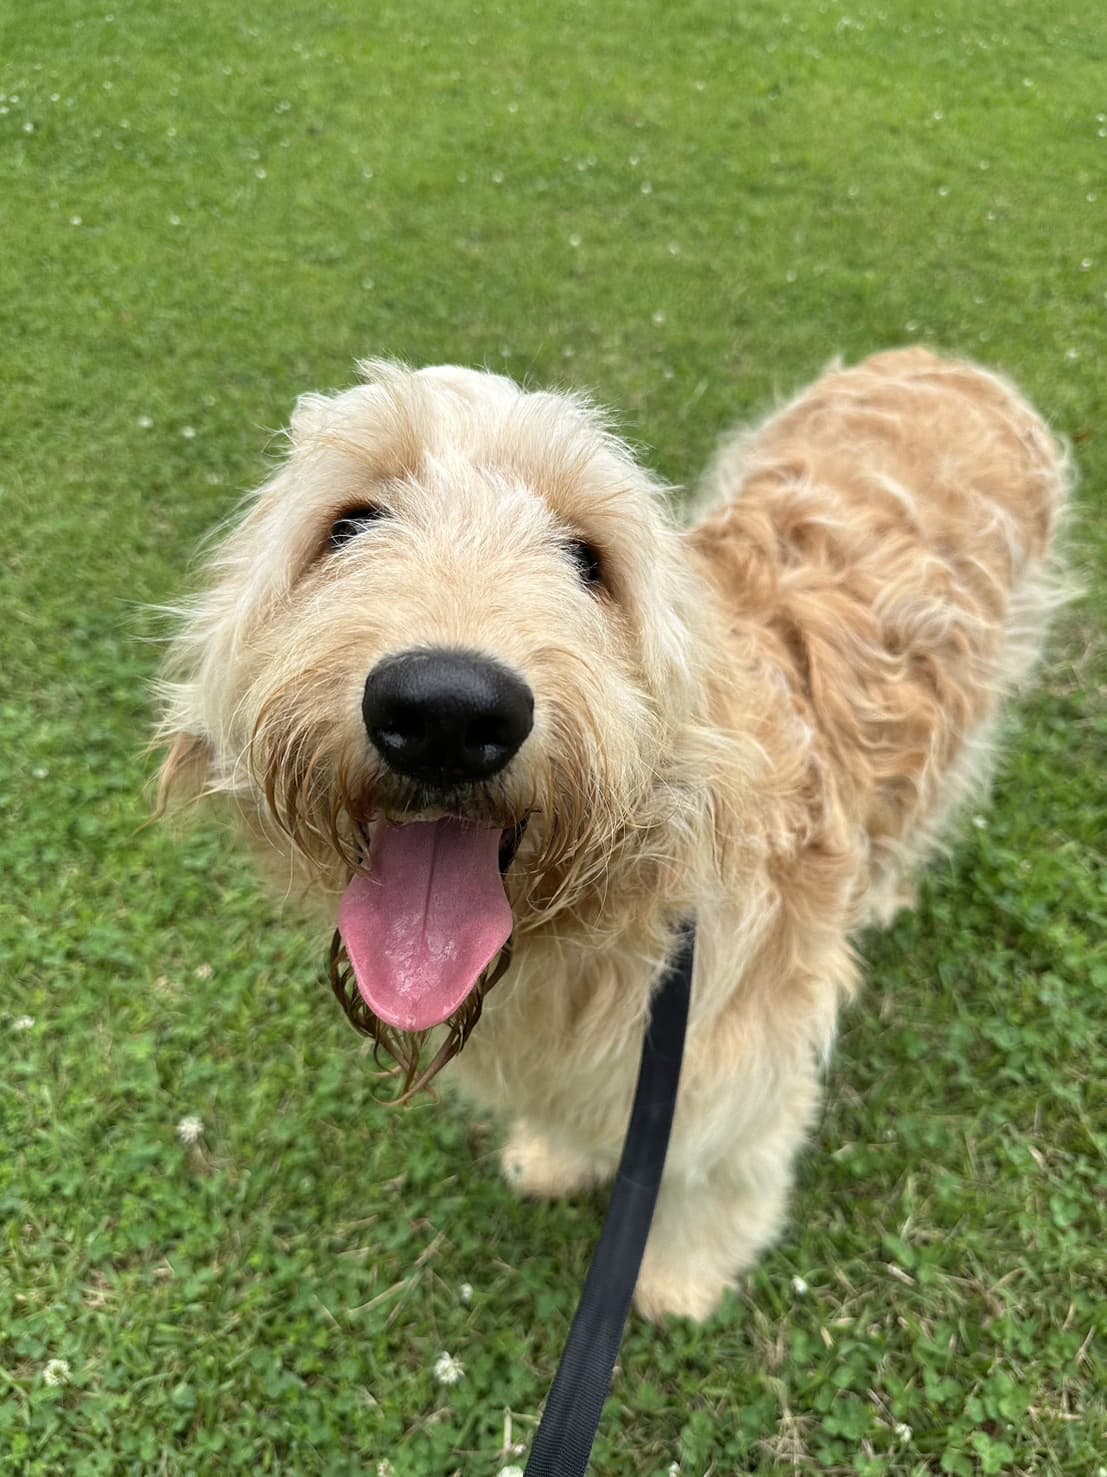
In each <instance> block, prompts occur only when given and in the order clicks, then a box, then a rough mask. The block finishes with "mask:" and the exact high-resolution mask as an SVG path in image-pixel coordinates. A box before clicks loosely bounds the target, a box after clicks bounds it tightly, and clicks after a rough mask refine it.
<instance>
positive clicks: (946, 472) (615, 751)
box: [161, 349, 1067, 1318]
mask: <svg viewBox="0 0 1107 1477" xmlns="http://www.w3.org/2000/svg"><path fill="white" fill-rule="evenodd" d="M364 370H365V376H366V381H367V382H366V383H364V384H362V385H360V386H358V387H357V388H355V389H352V390H349V391H346V392H345V393H343V394H340V395H338V396H336V397H334V398H331V399H327V398H324V397H321V396H310V397H306V398H305V399H303V400H301V402H300V404H299V406H298V408H297V412H296V415H295V417H294V419H293V424H292V430H291V450H290V454H289V457H288V459H287V461H286V463H285V464H284V465H283V466H282V467H281V468H280V470H279V471H278V472H277V473H276V475H275V476H274V477H273V478H272V480H271V481H270V482H269V483H268V484H267V485H266V486H265V487H263V488H262V489H261V491H260V492H259V493H258V494H257V495H256V497H255V498H254V499H253V501H252V503H251V505H250V506H249V508H248V510H247V511H246V513H245V515H244V516H243V517H242V518H241V520H240V521H239V522H238V523H237V525H236V526H235V527H234V529H233V531H231V532H230V533H229V535H228V536H227V537H226V538H225V540H224V542H223V543H222V544H221V546H220V547H219V549H218V552H217V553H216V554H215V557H214V558H213V560H212V561H211V565H210V570H209V579H208V586H207V591H206V593H205V594H203V595H202V596H200V597H199V598H198V599H197V600H196V602H195V603H194V604H192V605H190V606H189V607H187V609H186V610H185V611H184V612H183V620H182V623H181V628H180V632H179V635H178V637H177V640H176V643H175V646H174V648H173V652H172V656H171V660H170V664H169V670H168V674H167V679H166V682H165V685H164V691H163V697H164V703H163V721H162V729H161V731H162V734H163V736H164V737H165V738H166V739H167V740H168V742H169V745H170V748H169V753H168V757H167V759H166V761H165V764H164V767H163V771H162V785H163V791H164V794H165V795H166V796H167V797H169V796H171V795H176V794H179V793H193V794H195V793H197V792H199V793H202V794H205V795H220V794H221V795H226V796H229V797H230V798H231V800H232V801H233V808H234V810H235V813H236V814H237V816H238V818H239V820H240V822H241V823H242V825H243V826H244V828H245V829H246V831H247V833H248V834H249V836H250V837H251V839H252V841H253V842H254V844H255V846H256V847H257V849H258V851H259V853H260V854H262V856H263V857H264V858H265V859H266V860H267V862H268V865H269V870H270V871H271V873H273V875H274V876H275V877H276V879H277V881H278V882H279V883H281V884H283V885H285V886H286V887H294V888H299V887H300V886H301V885H302V886H303V887H304V888H305V889H306V891H307V892H308V894H309V895H311V896H312V897H314V899H315V901H316V903H317V904H318V905H319V906H320V907H321V908H322V910H323V913H324V915H325V916H326V917H327V918H328V920H329V921H330V922H331V923H332V924H333V920H334V914H335V909H336V906H337V902H336V900H337V897H338V895H339V894H340V893H341V891H342V889H343V888H344V887H345V885H346V883H347V881H348V880H349V877H350V875H351V872H352V871H353V870H354V869H356V868H357V867H358V866H359V865H361V860H360V858H361V851H362V846H361V842H362V840H363V838H364V835H365V828H366V827H367V826H370V825H371V824H372V823H373V819H374V817H377V816H381V815H383V816H387V817H389V818H390V819H393V820H395V819H397V818H401V819H402V818H410V817H412V816H414V815H426V814H427V813H428V811H430V813H434V814H440V813H442V810H441V808H440V806H439V808H436V805H438V803H439V802H440V799H441V797H438V801H437V802H436V801H434V798H433V797H428V796H427V795H425V794H422V793H420V791H419V790H418V788H417V787H416V786H414V785H412V784H411V783H410V782H409V781H401V780H398V779H397V778H396V777H395V776H392V775H389V774H388V773H387V772H386V771H385V770H384V766H383V765H382V762H381V761H380V759H379V757H378V756H376V754H375V753H374V751H373V750H372V748H371V747H370V745H369V744H368V742H367V738H366V733H365V729H364V726H363V723H362V719H361V710H360V699H361V693H362V688H363V686H364V683H365V679H366V674H367V672H368V671H369V670H370V668H371V667H372V666H373V665H374V664H375V663H376V662H378V661H379V660H380V659H381V658H383V657H385V656H387V655H389V654H390V653H394V652H397V651H401V650H406V649H409V648H411V647H412V646H427V647H433V646H440V645H445V646H462V647H465V648H467V649H474V650H477V651H479V652H482V653H486V654H487V655H489V656H491V657H493V658H494V659H495V660H496V661H498V662H499V663H501V664H503V665H504V666H506V667H508V668H510V669H512V670H513V671H515V672H518V673H520V674H521V675H522V676H523V677H524V678H525V680H526V682H527V683H528V684H529V686H530V687H531V689H532V690H533V693H534V695H535V720H534V728H533V731H532V733H531V735H530V737H529V738H528V739H527V741H526V743H525V744H524V746H523V748H522V749H521V750H520V752H519V754H518V755H517V757H516V758H515V759H514V760H513V761H512V763H511V764H510V765H509V767H508V768H507V769H506V770H505V771H504V772H503V773H502V775H499V776H496V777H495V778H494V779H493V780H490V781H488V782H486V783H485V784H482V785H479V786H472V787H470V788H468V789H467V790H465V791H464V792H459V793H458V794H457V795H456V796H454V797H453V799H452V801H451V803H450V805H448V806H447V807H446V808H447V809H453V810H455V811H456V810H460V811H461V812H462V813H464V814H466V815H468V816H470V817H473V818H475V819H479V820H481V821H484V822H486V823H487V824H490V825H502V826H504V827H509V826H513V825H515V824H516V823H517V822H518V821H519V819H520V818H521V817H524V816H529V817H530V824H529V826H528V829H527V832H526V835H525V838H524V840H523V843H522V846H521V847H520V850H519V853H518V856H517V858H516V860H515V862H514V865H513V866H512V867H511V870H510V871H509V873H508V876H507V889H508V895H509V898H510V901H511V905H512V911H513V915H514V920H515V933H514V957H513V961H512V965H511V968H510V970H509V971H508V973H507V975H506V977H505V979H504V980H503V982H502V983H501V984H499V985H498V986H497V987H496V989H495V990H494V991H491V992H490V993H489V994H488V996H487V999H486V1000H485V1002H484V1011H483V1015H482V1017H481V1019H480V1021H479V1024H478V1025H477V1026H476V1028H475V1029H474V1030H473V1032H472V1036H471V1039H470V1040H469V1041H468V1044H467V1045H466V1046H465V1049H464V1051H462V1052H461V1053H460V1055H459V1056H458V1057H457V1060H456V1061H455V1062H453V1063H452V1064H451V1066H450V1068H449V1074H448V1075H449V1076H451V1077H452V1078H453V1079H454V1080H455V1081H456V1082H457V1083H458V1085H459V1086H460V1087H461V1088H462V1090H463V1091H465V1092H466V1093H468V1094H470V1095H471V1096H472V1097H474V1098H476V1099H478V1100H480V1101H481V1102H483V1103H484V1104H487V1105H490V1106H492V1107H493V1108H495V1109H498V1110H500V1111H502V1112H503V1113H504V1114H505V1115H507V1116H508V1117H510V1119H511V1120H512V1121H513V1124H514V1127H513V1129H512V1132H511V1135H510V1138H509V1142H508V1145H507V1148H506V1150H505V1152H504V1168H505V1172H506V1174H507V1176H508V1178H509V1180H511V1181H512V1182H513V1183H514V1184H515V1185H516V1186H517V1187H518V1188H519V1189H520V1190H522V1191H524V1192H528V1193H534V1194H542V1195H546V1194H561V1193H565V1192H568V1191H571V1190H573V1189H576V1188H579V1187H581V1186H583V1185H586V1184H588V1183H592V1182H595V1181H598V1180H601V1179H603V1178H604V1177H605V1176H607V1175H609V1174H610V1172H611V1171H612V1169H613V1167H614V1165H615V1163H616V1160H617V1156H618V1153H619V1148H620V1144H621V1139H622V1135H623V1132H624V1129H625V1126H626V1120H627V1113H628V1107H629V1101H630V1096H631V1092H632V1088H633V1082H634V1076H635V1071H636V1067H637V1060H638V1051H639V1043H640V1038H641V1028H642V1025H643V1022H644V1020H645V1018H646V1014H647V1010H648V1003H649V998H650V991H651V988H652V987H653V985H654V983H655V982H656V980H657V977H658V973H659V970H660V968H661V967H662V965H663V963H664V961H665V959H666V956H667V954H668V952H669V950H670V948H671V943H672V938H673V930H674V926H675V924H676V922H677V921H678V920H679V919H681V918H683V917H686V916H689V915H694V917H695V919H696V922H697V928H698V946H697V968H696V977H695V982H694V992H693V1005H692V1016H691V1021H690V1027H689V1037H688V1048H687V1055H686V1063H685V1069H684V1076H683V1080H682V1084H681V1090H680V1099H679V1104H678V1109H677V1115H676V1123H675V1128H674V1134H673V1142H672V1147H671V1150H670V1154H669V1161H668V1164H667V1167H666V1171H665V1180H664V1184H663V1188H662V1193H661V1198H660V1202H659V1206H658V1212H657V1216H656V1220H655V1223H654V1227H653V1230H652V1233H651V1236H650V1242H649V1246H648V1249H647V1253H646V1259H645V1263H644V1265H643V1268H642V1273H641V1276H640V1279H639V1284H638V1293H637V1299H638V1304H639V1306H640V1308H641V1309H642V1310H643V1311H644V1312H645V1313H647V1314H649V1315H651V1316H659V1315H662V1314H665V1313H678V1314H685V1315H689V1316H691V1317H694V1318H703V1317H705V1316H707V1315H708V1314H709V1313H710V1312H711V1311H712V1310H713V1309H714V1308H715V1306H716V1305H717V1303H718V1301H719V1299H720V1297H721V1296H722V1294H723V1292H724V1290H725V1289H726V1287H727V1286H728V1284H729V1283H730V1282H731V1281H732V1280H733V1278H734V1276H735V1275H736V1274H737V1273H738V1272H739V1271H740V1270H741V1269H742V1268H744V1267H746V1266H748V1265H749V1264H750V1263H751V1262H752V1261H753V1260H754V1258H755V1257H756V1255H757V1253H758V1252H759V1251H760V1250H761V1249H762V1248H763V1247H764V1246H765V1245H766V1244H767V1243H768V1242H769V1241H770V1240H771V1239H772V1238H773V1236H774V1235H775V1234H776V1232H777V1230H778V1228H779V1226H780V1224H781V1220H782V1216H783V1212H784V1206H785V1199H786V1195H787V1191H788V1187H789V1183H790V1179H791V1174H792V1161H793V1158H794V1156H795V1153H796V1151H797V1149H798V1147H799V1145H800V1144H801V1142H802V1140H803V1138H804V1135H805V1133H806V1131H807V1129H808V1126H809V1124H810V1122H811V1119H812V1115H813V1113H814V1111H815V1106H816V1102H817V1098H818V1090H819V1088H818V1084H819V1075H820V1067H821V1065H822V1063H824V1061H825V1059H826V1057H827V1054H828V1052H829V1049H830V1046H831V1042H832V1039H833V1035H834V1030H835V1021H836V1017H837V1014H838V1011H839V1008H840V1006H841V1004H842V1002H843V1001H844V1000H845V999H846V998H847V997H848V996H849V995H850V993H851V992H852V991H853V989H854V987H855V983H856V979H857V966H856V963H855V959H854V954H853V951H852V949H851V946H850V938H851V935H853V934H854V933H856V931H857V930H858V929H859V928H861V927H862V926H863V925H864V924H866V923H867V922H870V921H872V920H886V919H888V918H890V917H891V916H892V914H893V913H894V912H895V910H896V908H897V907H898V906H900V905H901V904H903V903H906V902H908V901H909V900H910V893H909V886H910V880H911V877H912V874H913V872H914V871H915V870H916V869H917V867H918V866H919V864H920V863H921V862H922V861H923V860H924V859H925V858H926V856H927V855H928V854H929V853H930V852H931V851H932V850H933V848H934V847H935V845H936V844H937V843H938V841H939V839H940V837H941V836H942V834H943V832H944V831H945V829H946V827H947V823H948V821H949V818H950V816H951V814H952V813H953V812H954V811H955V810H956V808H957V807H958V805H959V804H960V803H961V802H962V801H963V800H964V799H965V798H966V797H967V796H968V795H969V794H970V793H972V792H973V791H974V790H976V789H977V788H978V787H979V786H980V785H981V784H982V782H983V780H984V778H985V774H986V770H987V766H988V760H989V755H990V753H991V751H992V748H993V744H994V733H995V727H996V720H997V714H998V711H999V707H1000V704H1001V701H1002V699H1003V698H1004V696H1005V695H1006V694H1007V693H1008V692H1009V691H1010V690H1011V689H1012V688H1014V687H1015V686H1016V685H1017V684H1018V683H1019V682H1020V681H1021V680H1022V679H1023V678H1024V677H1025V676H1026V675H1027V674H1028V672H1029V671H1030V669H1031V668H1032V666H1033V664H1034V661H1035V658H1036V655H1037V653H1038V651H1039V649H1040V644H1041V640H1042V636H1043V633H1044V630H1045V626H1046V623H1047V618H1048V615H1049V612H1050V610H1051V608H1052V607H1053V606H1054V605H1055V604H1056V603H1057V601H1058V599H1059V593H1058V592H1059V585H1058V582H1057V579H1056V575H1055V567H1054V560H1053V556H1052V545H1053V540H1054V533H1055V527H1056V524H1057V520H1058V517H1059V514H1060V511H1061V508H1062V505H1063V502H1064V498H1065V492H1066V483H1067V473H1066V463H1065V458H1064V456H1063V454H1062V453H1061V451H1060V449H1059V447H1058V446H1057V445H1056V443H1055V442H1054V440H1053V438H1052V437H1051V436H1050V434H1049V433H1048V431H1047V430H1046V428H1045V426H1044V425H1043V424H1042V422H1041V420H1040V419H1039V418H1038V417H1037V416H1036V415H1035V413H1034V412H1033V410H1031V408H1030V407H1029V406H1028V405H1027V404H1026V402H1025V401H1024V400H1023V399H1022V398H1021V397H1020V395H1019V394H1018V393H1017V391H1015V390H1014V389H1013V387H1012V386H1011V385H1009V384H1008V383H1006V382H1005V381H1003V380H1002V379H1000V378H998V377H997V376H995V375H993V374H990V373H988V372H986V371H984V370H981V369H979V368H976V367H975V366H972V365H969V364H965V363H960V362H952V361H948V360H943V359H940V358H938V357H936V356H934V355H932V354H930V353H929V352H926V351H924V350H921V349H910V350H904V351H897V352H892V353H887V354H882V355H879V356H877V357H875V358H873V359H870V360H868V361H867V362H865V363H863V364H861V365H859V366H857V367H854V368H848V369H844V368H839V367H834V368H832V369H831V370H830V371H829V372H828V373H827V374H826V375H824V376H823V378H821V379H820V380H819V381H818V382H817V383H816V384H815V386H814V387H813V388H812V389H810V390H808V391H807V392H806V393H804V394H803V395H801V396H800V397H799V398H798V399H797V400H795V401H794V402H793V403H792V404H790V405H788V406H787V407H785V408H784V409H783V410H781V411H779V412H778V413H776V414H774V415H773V416H771V417H770V419H769V420H768V421H767V422H766V423H765V424H764V425H762V426H761V427H760V428H759V429H757V430H756V431H755V432H752V433H747V434H743V435H741V436H738V437H736V438H735V439H734V440H732V441H731V442H730V443H728V444H726V445H725V446H724V447H723V449H722V450H721V452H720V453H719V455H718V456H717V458H716V460H715V462H714V465H713V467H712V468H711V470H710V472H709V474H708V476H707V478H706V480H705V485H704V488H703V489H702V492H701V494H700V497H699V498H698V500H697V501H698V504H699V506H701V507H702V508H703V509H704V511H703V513H702V514H701V515H700V516H698V517H696V518H695V519H694V520H693V521H692V523H691V525H690V526H688V527H686V528H680V527H678V526H677V525H676V524H675V523H674V521H673V520H672V519H671V517H670V515H669V513H668V511H667V506H666V499H665V496H664V492H665V489H663V488H662V487H661V486H660V485H659V484H658V483H657V482H656V481H655V480H654V479H653V478H651V477H650V476H649V474H648V473H646V472H645V471H643V470H642V468H641V467H640V466H639V465H638V464H637V462H636V461H635V459H634V458H633V457H632V455H631V454H630V452H629V450H628V449H627V447H626V446H624V445H623V444H621V443H620V442H619V441H618V440H616V439H615V438H614V437H613V436H612V435H611V434H610V432H609V430H608V429H607V427H606V425H605V423H604V421H603V420H602V418H601V417H600V416H599V414H598V413H597V412H596V411H595V410H594V409H593V408H592V407H591V406H590V405H589V404H588V403H587V402H586V401H585V400H583V399H582V398H580V397H578V396H574V395H558V394H540V393H526V392H524V391H523V390H521V389H520V388H519V387H518V386H516V385H514V384H512V383H511V382H510V381H508V380H505V379H502V378H499V377H496V376H493V375H487V374H478V373H475V372H472V371H468V370H461V369H452V368H439V369H430V370H423V371H420V372H417V373H412V372H409V371H407V370H405V369H403V368H400V367H397V366H395V365H390V364H380V363H374V364H368V365H366V366H364ZM366 503H372V504H374V505H375V506H377V507H379V508H380V509H381V510H383V511H384V512H386V513H387V515H388V516H386V517H382V518H380V519H378V520H377V521H376V522H375V523H374V524H373V525H372V527H371V528H370V529H369V530H368V531H367V532H366V534H365V536H364V537H360V538H358V539H356V540H354V541H352V543H350V544H349V545H348V546H346V547H343V548H341V549H336V550H331V549H330V548H329V545H328V531H329V529H330V528H331V526H332V524H333V523H334V521H335V519H336V518H338V517H340V516H341V515H342V514H343V512H345V511H347V510H349V509H350V508H355V507H359V506H363V505H365V504H366ZM579 539H583V540H586V541H587V543H588V544H589V545H590V546H591V547H592V548H593V549H594V550H596V551H597V553H598V557H599V561H600V572H601V575H602V584H601V585H600V586H599V587H595V586H592V585H589V584H587V583H585V582H583V581H582V580H581V578H580V574H579V570H578V569H577V568H576V567H575V565H574V562H573V560H572V558H571V557H570V556H569V553H568V552H567V550H568V548H569V543H570V541H572V540H579Z"/></svg>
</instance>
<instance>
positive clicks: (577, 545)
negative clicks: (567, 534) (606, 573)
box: [567, 539, 603, 586]
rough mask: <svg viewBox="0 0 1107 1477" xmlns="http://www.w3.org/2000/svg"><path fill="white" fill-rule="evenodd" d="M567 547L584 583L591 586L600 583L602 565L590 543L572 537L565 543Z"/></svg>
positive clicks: (601, 582)
mask: <svg viewBox="0 0 1107 1477" xmlns="http://www.w3.org/2000/svg"><path fill="white" fill-rule="evenodd" d="M567 549H568V553H569V557H570V559H572V561H573V563H574V564H575V565H576V567H577V570H578V571H579V573H580V577H581V579H582V580H583V581H584V583H585V584H586V585H593V586H596V585H602V584H603V566H602V564H601V562H600V556H599V554H598V553H597V552H596V550H595V549H594V548H593V547H592V545H591V544H586V543H585V542H584V540H583V539H573V540H572V542H571V543H570V544H568V545H567Z"/></svg>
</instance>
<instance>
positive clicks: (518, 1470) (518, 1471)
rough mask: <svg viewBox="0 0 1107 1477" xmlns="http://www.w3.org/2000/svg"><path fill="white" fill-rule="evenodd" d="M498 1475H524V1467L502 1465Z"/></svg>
mask: <svg viewBox="0 0 1107 1477" xmlns="http://www.w3.org/2000/svg"><path fill="white" fill-rule="evenodd" d="M496 1477H523V1469H522V1467H501V1468H500V1470H499V1471H498V1472H497V1473H496Z"/></svg>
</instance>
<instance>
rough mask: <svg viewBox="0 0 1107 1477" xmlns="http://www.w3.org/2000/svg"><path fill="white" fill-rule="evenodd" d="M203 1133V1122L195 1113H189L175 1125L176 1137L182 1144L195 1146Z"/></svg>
mask: <svg viewBox="0 0 1107 1477" xmlns="http://www.w3.org/2000/svg"><path fill="white" fill-rule="evenodd" d="M203 1133H204V1120H203V1119H202V1118H200V1117H198V1116H197V1114H195V1113H189V1114H188V1115H187V1116H186V1117H184V1118H182V1119H181V1121H180V1122H179V1123H178V1124H177V1137H178V1138H179V1139H180V1141H181V1143H182V1144H195V1143H196V1142H198V1140H199V1139H200V1138H202V1137H203Z"/></svg>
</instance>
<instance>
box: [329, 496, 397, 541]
mask: <svg viewBox="0 0 1107 1477" xmlns="http://www.w3.org/2000/svg"><path fill="white" fill-rule="evenodd" d="M383 516H384V514H383V513H382V511H381V509H380V508H375V507H373V505H372V504H371V503H366V504H365V506H364V507H362V508H351V509H350V511H349V512H348V513H343V515H342V517H341V518H336V519H335V521H334V522H333V523H332V524H331V533H330V546H331V548H332V549H340V548H341V547H342V545H343V544H348V543H349V542H350V540H351V539H352V538H357V536H358V534H359V533H362V532H364V529H365V525H366V524H367V523H374V522H376V520H377V519H378V518H382V517H383Z"/></svg>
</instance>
